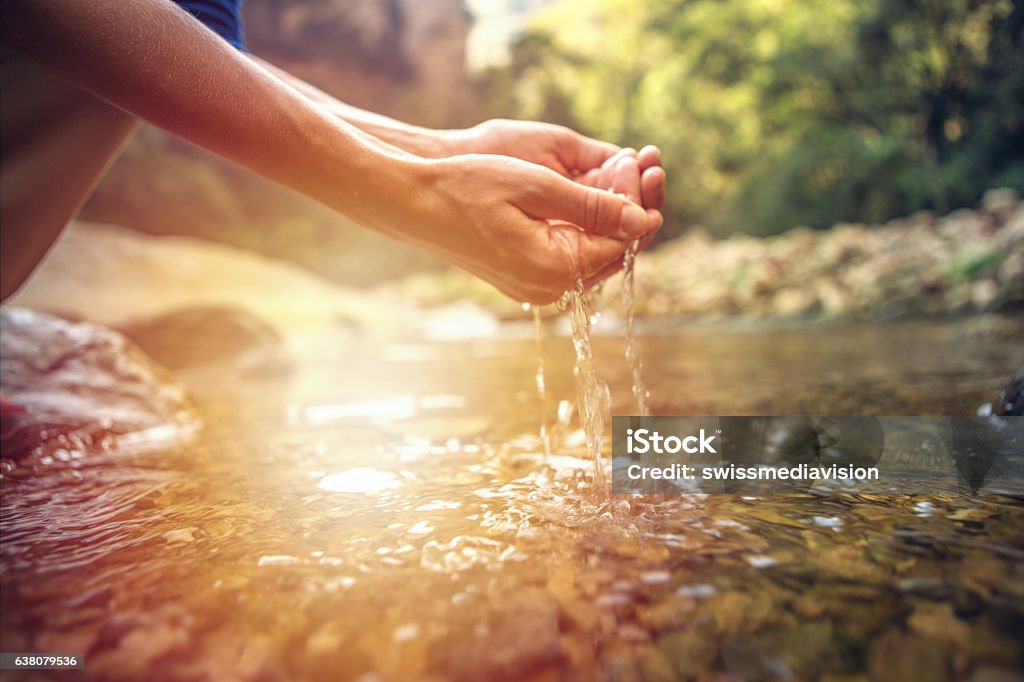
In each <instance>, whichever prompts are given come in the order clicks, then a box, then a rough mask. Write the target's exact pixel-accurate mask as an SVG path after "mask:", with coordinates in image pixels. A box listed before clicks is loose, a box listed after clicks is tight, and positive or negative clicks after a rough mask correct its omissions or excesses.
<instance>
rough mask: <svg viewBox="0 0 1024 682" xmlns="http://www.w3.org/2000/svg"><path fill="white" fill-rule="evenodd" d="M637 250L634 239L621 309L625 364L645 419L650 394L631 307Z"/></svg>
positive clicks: (626, 266) (628, 251) (628, 255)
mask: <svg viewBox="0 0 1024 682" xmlns="http://www.w3.org/2000/svg"><path fill="white" fill-rule="evenodd" d="M639 250H640V240H638V239H634V240H633V241H632V242H631V243H630V245H629V248H628V249H626V254H625V256H624V259H625V263H624V268H623V270H622V307H623V309H624V312H625V315H626V362H627V363H628V364H629V372H630V375H631V377H632V379H633V398H635V399H636V409H637V414H639V415H640V416H641V417H647V416H650V414H651V408H650V405H649V403H648V399H649V397H650V394H649V393H648V391H647V386H646V385H645V384H644V364H643V361H642V360H641V359H640V351H639V349H638V348H637V345H636V332H635V326H636V310H635V308H634V307H633V297H634V295H635V291H636V290H635V288H634V286H633V271H634V269H635V267H636V258H637V253H638V251H639Z"/></svg>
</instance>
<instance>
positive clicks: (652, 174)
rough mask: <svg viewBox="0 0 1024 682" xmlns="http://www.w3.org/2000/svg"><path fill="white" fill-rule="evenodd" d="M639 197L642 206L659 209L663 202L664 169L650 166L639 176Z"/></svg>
mask: <svg viewBox="0 0 1024 682" xmlns="http://www.w3.org/2000/svg"><path fill="white" fill-rule="evenodd" d="M640 198H641V201H640V203H641V205H643V207H644V208H652V209H655V210H657V211H660V210H661V207H662V205H664V203H665V169H664V168H662V167H660V166H652V167H650V168H648V169H647V170H645V171H643V174H642V175H641V176H640Z"/></svg>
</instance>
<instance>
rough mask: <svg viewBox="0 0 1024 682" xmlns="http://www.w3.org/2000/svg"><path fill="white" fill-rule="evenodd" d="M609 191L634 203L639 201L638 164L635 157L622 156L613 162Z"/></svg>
mask: <svg viewBox="0 0 1024 682" xmlns="http://www.w3.org/2000/svg"><path fill="white" fill-rule="evenodd" d="M611 191H613V192H615V193H616V194H621V195H624V196H625V197H626V198H627V199H629V200H630V201H632V202H633V203H635V204H639V203H640V165H639V164H638V163H637V160H636V157H633V156H623V157H621V158H620V159H619V160H618V162H617V163H616V164H615V172H614V175H613V177H612V184H611Z"/></svg>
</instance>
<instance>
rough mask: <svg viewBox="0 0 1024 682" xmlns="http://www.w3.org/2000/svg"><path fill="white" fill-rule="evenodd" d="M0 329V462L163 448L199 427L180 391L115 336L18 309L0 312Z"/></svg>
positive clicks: (101, 330) (148, 362)
mask: <svg viewBox="0 0 1024 682" xmlns="http://www.w3.org/2000/svg"><path fill="white" fill-rule="evenodd" d="M0 325H2V335H0V391H2V392H3V395H4V397H5V399H6V400H8V401H10V403H11V404H12V406H13V407H10V408H5V410H4V413H3V415H2V421H3V425H2V431H3V436H2V441H0V442H2V445H3V453H4V457H10V458H13V459H20V458H23V457H26V456H28V455H31V454H33V453H37V452H41V451H43V450H47V449H54V448H61V449H64V450H77V449H84V450H88V449H90V448H93V447H106V446H109V445H110V443H109V442H108V439H109V438H111V437H120V440H121V441H122V442H123V443H128V442H132V443H133V445H135V446H139V447H145V446H147V445H151V446H156V445H158V444H160V445H165V444H167V443H168V442H176V441H178V440H180V439H182V438H186V437H188V436H189V435H191V434H192V433H194V432H195V430H196V429H197V428H198V427H199V424H200V422H199V418H198V415H197V414H196V412H195V409H194V408H193V406H192V403H191V401H190V400H189V398H188V396H187V395H186V394H185V392H184V390H183V389H182V388H181V387H180V386H178V385H177V384H175V383H174V382H173V381H171V380H170V378H169V377H167V376H166V374H165V371H164V370H163V369H161V368H160V367H158V366H156V365H154V364H153V363H152V362H151V361H150V360H149V359H148V358H147V357H146V356H145V355H144V354H143V353H142V352H141V351H140V350H139V349H138V348H136V347H135V345H134V344H132V343H131V342H130V341H128V340H127V339H126V338H125V337H124V336H122V335H121V334H119V333H117V332H115V331H112V330H110V329H106V328H104V327H100V326H97V325H93V324H87V323H72V322H68V321H66V320H63V319H60V318H57V317H53V316H51V315H46V314H43V313H37V312H34V311H31V310H25V309H21V308H7V307H4V308H2V309H0ZM129 435H131V436H132V437H131V438H130V439H129V438H128V436H129Z"/></svg>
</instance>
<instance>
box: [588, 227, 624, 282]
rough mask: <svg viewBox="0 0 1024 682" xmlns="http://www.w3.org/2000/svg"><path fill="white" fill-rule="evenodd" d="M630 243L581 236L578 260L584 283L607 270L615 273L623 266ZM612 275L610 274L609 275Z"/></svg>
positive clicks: (595, 236)
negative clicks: (616, 268)
mask: <svg viewBox="0 0 1024 682" xmlns="http://www.w3.org/2000/svg"><path fill="white" fill-rule="evenodd" d="M628 246H629V242H624V241H621V240H619V239H611V238H609V237H602V236H600V235H593V234H580V236H579V242H578V244H577V247H576V259H577V263H578V268H579V272H580V275H581V276H582V277H583V282H584V283H586V282H588V281H590V280H593V279H594V278H595V277H597V276H598V275H601V274H603V273H604V272H605V271H606V270H609V269H611V270H610V272H614V268H615V267H616V266H620V265H622V262H623V258H624V257H625V255H626V248H627V247H628ZM609 274H610V273H609Z"/></svg>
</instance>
